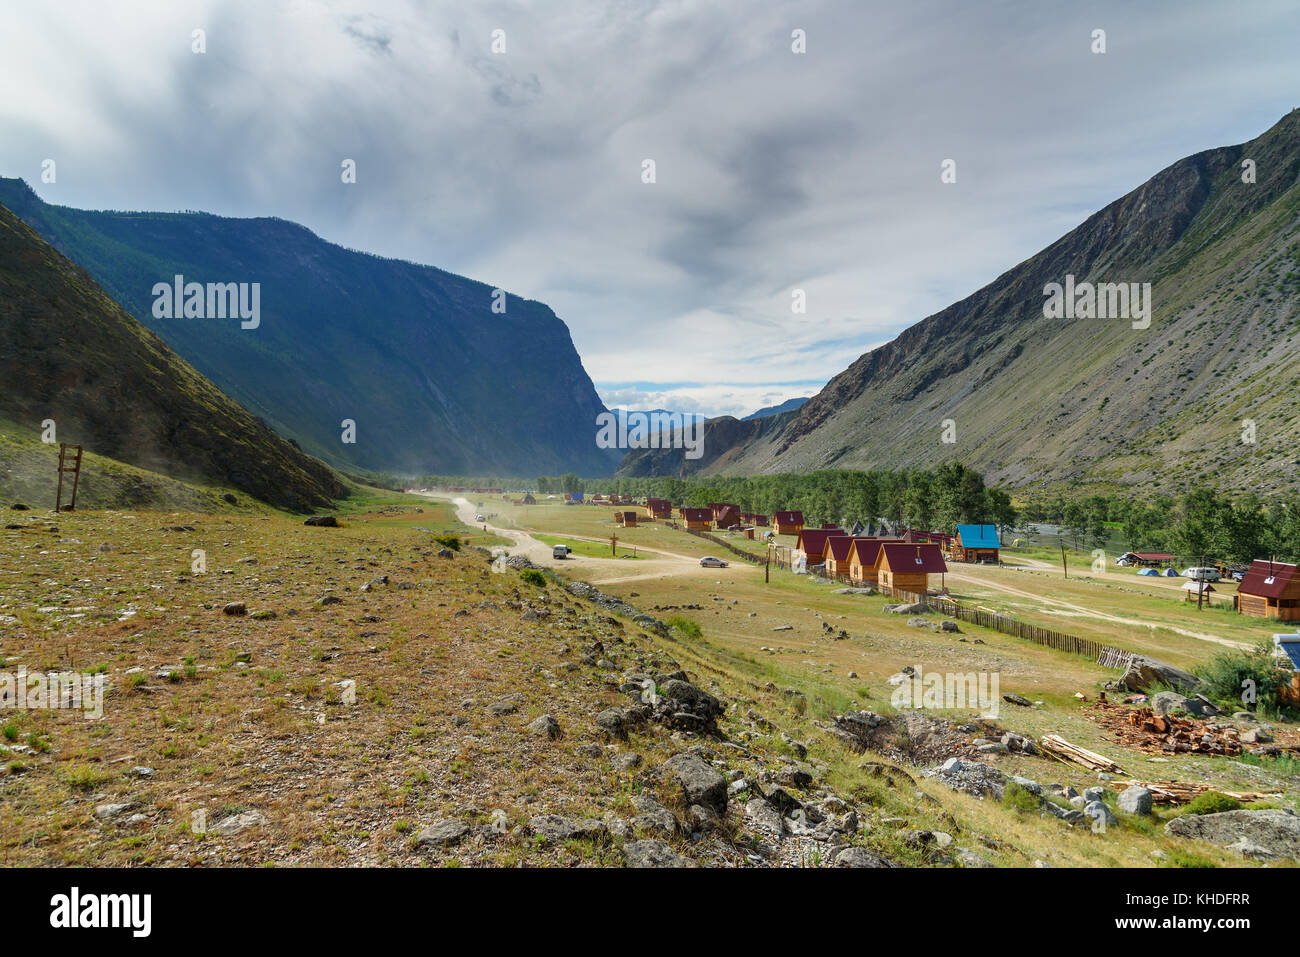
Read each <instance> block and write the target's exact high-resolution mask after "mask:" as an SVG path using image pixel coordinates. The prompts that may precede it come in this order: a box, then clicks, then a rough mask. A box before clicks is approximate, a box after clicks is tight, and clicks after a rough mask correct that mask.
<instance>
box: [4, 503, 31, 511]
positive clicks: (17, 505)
mask: <svg viewBox="0 0 1300 957" xmlns="http://www.w3.org/2000/svg"><path fill="white" fill-rule="evenodd" d="M9 507H10V508H11V509H13V510H14V511H15V512H30V511H31V508H30V507H28V506H26V505H24V504H23V503H22V502H14V503H13V504H12V505H10V506H9Z"/></svg>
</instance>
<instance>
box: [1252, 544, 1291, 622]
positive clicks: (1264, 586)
mask: <svg viewBox="0 0 1300 957" xmlns="http://www.w3.org/2000/svg"><path fill="white" fill-rule="evenodd" d="M1237 611H1239V612H1241V613H1242V614H1243V615H1254V616H1255V617H1257V618H1276V619H1278V620H1279V621H1300V568H1298V567H1297V566H1296V565H1288V564H1287V563H1285V562H1275V561H1270V560H1269V559H1266V558H1257V559H1255V560H1254V561H1253V562H1251V563H1250V571H1248V572H1246V577H1245V578H1243V579H1242V580H1241V584H1240V585H1238V586H1237Z"/></svg>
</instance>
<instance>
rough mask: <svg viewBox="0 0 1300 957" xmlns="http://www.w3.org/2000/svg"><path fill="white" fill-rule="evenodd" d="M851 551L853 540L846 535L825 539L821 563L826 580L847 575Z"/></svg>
mask: <svg viewBox="0 0 1300 957" xmlns="http://www.w3.org/2000/svg"><path fill="white" fill-rule="evenodd" d="M852 550H853V539H852V538H850V537H849V536H848V535H832V536H831V537H830V538H828V539H826V545H825V546H824V547H823V549H822V562H823V563H824V564H825V565H826V577H827V578H842V577H844V576H847V575H848V573H849V552H851V551H852Z"/></svg>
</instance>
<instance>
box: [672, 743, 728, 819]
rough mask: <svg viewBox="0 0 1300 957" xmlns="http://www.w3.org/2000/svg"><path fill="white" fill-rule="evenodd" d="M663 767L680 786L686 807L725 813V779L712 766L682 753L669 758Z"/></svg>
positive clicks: (701, 759) (700, 759)
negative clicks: (710, 809) (693, 806)
mask: <svg viewBox="0 0 1300 957" xmlns="http://www.w3.org/2000/svg"><path fill="white" fill-rule="evenodd" d="M664 767H665V768H666V769H667V770H668V771H669V772H670V773H671V774H672V775H673V776H674V777H675V778H677V781H678V783H679V784H681V786H682V792H683V794H685V796H686V804H687V806H688V807H689V806H690V805H693V804H702V805H704V806H705V807H711V808H713V809H714V810H715V811H717V812H718V813H719V814H726V813H727V779H726V778H724V777H723V776H722V772H721V771H719V770H718V769H717V768H715V767H714V766H713V765H711V764H709V763H708V762H707V761H705V760H704V759H703V758H699V757H696V756H695V755H693V754H687V753H682V754H677V755H674V756H673V757H671V758H669V759H668V760H667V761H666V762H665V763H664Z"/></svg>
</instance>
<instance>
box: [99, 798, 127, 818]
mask: <svg viewBox="0 0 1300 957" xmlns="http://www.w3.org/2000/svg"><path fill="white" fill-rule="evenodd" d="M133 807H135V804H134V803H133V802H130V801H127V802H125V803H121V804H101V805H100V806H99V807H97V808H95V818H96V820H100V821H111V820H112V819H113V818H115V817H120V816H122V815H123V814H125V813H126V812H127V811H129V810H131V808H133Z"/></svg>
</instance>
